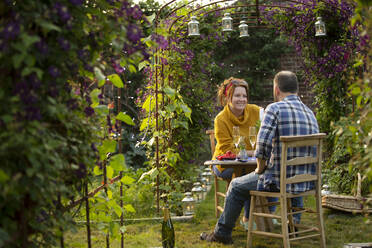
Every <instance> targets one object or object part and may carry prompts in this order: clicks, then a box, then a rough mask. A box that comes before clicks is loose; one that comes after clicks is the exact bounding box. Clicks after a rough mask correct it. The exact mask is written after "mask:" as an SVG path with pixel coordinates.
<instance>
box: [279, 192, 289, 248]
mask: <svg viewBox="0 0 372 248" xmlns="http://www.w3.org/2000/svg"><path fill="white" fill-rule="evenodd" d="M280 211H281V215H282V236H283V247H284V248H290V247H291V246H290V244H289V235H288V221H287V220H288V215H287V211H288V209H287V201H286V200H285V199H283V198H282V197H281V199H280Z"/></svg>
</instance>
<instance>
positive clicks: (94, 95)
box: [89, 88, 101, 108]
mask: <svg viewBox="0 0 372 248" xmlns="http://www.w3.org/2000/svg"><path fill="white" fill-rule="evenodd" d="M99 94H101V90H100V89H97V88H96V89H94V90H92V91H91V92H90V93H89V96H90V98H91V99H92V104H91V105H90V106H91V107H93V108H95V107H97V106H98V105H99V98H98V95H99Z"/></svg>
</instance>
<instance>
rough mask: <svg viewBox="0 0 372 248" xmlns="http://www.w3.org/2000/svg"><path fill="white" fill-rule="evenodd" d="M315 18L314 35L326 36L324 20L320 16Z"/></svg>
mask: <svg viewBox="0 0 372 248" xmlns="http://www.w3.org/2000/svg"><path fill="white" fill-rule="evenodd" d="M316 19H317V21H316V22H315V36H326V28H325V24H324V22H323V21H322V18H321V17H320V16H319V17H317V18H316Z"/></svg>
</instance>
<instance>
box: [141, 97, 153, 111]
mask: <svg viewBox="0 0 372 248" xmlns="http://www.w3.org/2000/svg"><path fill="white" fill-rule="evenodd" d="M153 106H155V101H152V96H148V97H147V98H146V100H145V102H144V103H143V104H142V108H143V109H145V110H146V112H150V109H151V110H152V109H153Z"/></svg>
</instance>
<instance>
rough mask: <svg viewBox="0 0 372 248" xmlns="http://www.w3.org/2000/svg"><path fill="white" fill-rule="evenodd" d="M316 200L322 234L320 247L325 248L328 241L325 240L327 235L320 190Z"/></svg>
mask: <svg viewBox="0 0 372 248" xmlns="http://www.w3.org/2000/svg"><path fill="white" fill-rule="evenodd" d="M315 198H316V199H315V201H316V211H317V218H318V228H319V232H320V247H321V248H325V247H326V239H325V233H324V222H323V210H322V203H321V196H320V192H319V190H318V191H317V193H316V197H315Z"/></svg>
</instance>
